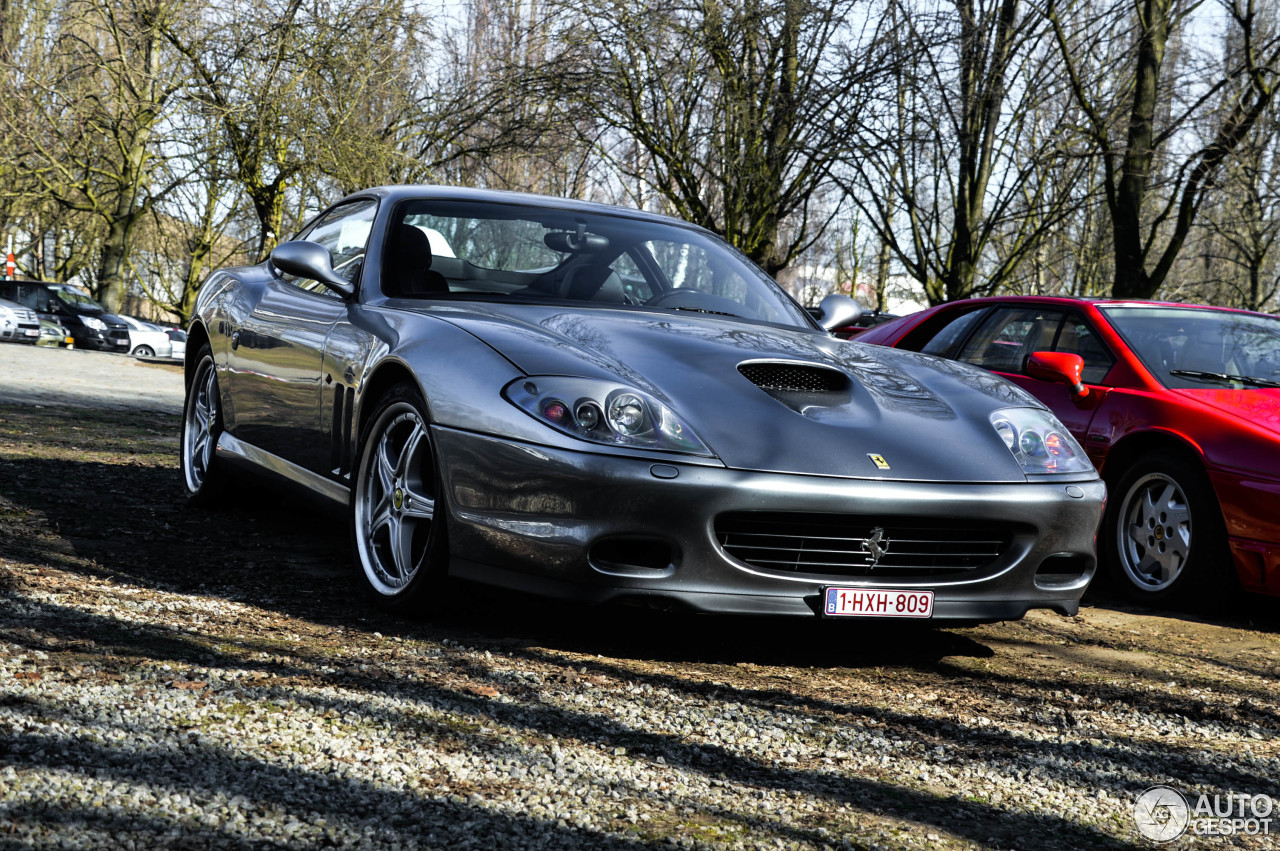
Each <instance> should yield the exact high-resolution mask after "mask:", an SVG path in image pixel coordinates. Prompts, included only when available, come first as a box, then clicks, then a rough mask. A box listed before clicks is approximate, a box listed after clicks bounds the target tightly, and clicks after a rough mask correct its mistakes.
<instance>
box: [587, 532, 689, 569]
mask: <svg viewBox="0 0 1280 851" xmlns="http://www.w3.org/2000/svg"><path fill="white" fill-rule="evenodd" d="M587 559H588V561H590V562H591V566H592V567H594V568H595V569H596V570H599V571H603V572H605V573H629V574H637V573H639V574H652V573H665V572H667V571H668V570H670V569H671V568H672V567H674V566H675V560H676V552H675V548H674V547H673V546H672V545H671V544H669V543H668V542H667V541H663V540H661V539H658V538H605V539H604V540H601V541H596V542H595V543H594V544H592V545H591V549H590V550H588V552H587Z"/></svg>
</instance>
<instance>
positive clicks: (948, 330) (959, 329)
mask: <svg viewBox="0 0 1280 851" xmlns="http://www.w3.org/2000/svg"><path fill="white" fill-rule="evenodd" d="M983 316H986V311H984V310H970V311H969V312H968V313H962V314H960V315H959V316H957V317H954V318H953V319H951V320H950V321H948V322H947V324H945V325H943V326H942V328H941V329H940V330H939V331H938V332H937V333H935V334H934V335H933V336H932V337H930V338H929V340H928V341H927V342H926V343H925V344H924V345H923V346H921V347H920V348H919V349H917V351H920V352H923V353H925V354H926V355H940V356H942V357H947V356H948V355H949V354H950V353H951V352H952V351H953V350H954V349H955V347H956V344H957V343H959V342H960V341H961V340H963V339H964V338H965V337H966V336H968V334H969V331H970V329H972V328H973V326H974V325H976V324H977V323H978V320H980V319H982V317H983ZM909 348H915V347H914V346H910V347H909Z"/></svg>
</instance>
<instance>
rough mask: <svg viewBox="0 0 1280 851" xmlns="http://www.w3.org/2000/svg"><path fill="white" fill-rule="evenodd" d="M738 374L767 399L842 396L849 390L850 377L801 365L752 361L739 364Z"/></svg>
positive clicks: (820, 368) (830, 370)
mask: <svg viewBox="0 0 1280 851" xmlns="http://www.w3.org/2000/svg"><path fill="white" fill-rule="evenodd" d="M738 372H740V373H742V374H743V375H744V376H745V377H746V379H747V380H748V381H750V382H751V383H752V384H754V385H755V386H757V387H759V388H760V389H761V390H763V391H765V392H766V393H769V394H770V395H773V394H776V393H806V394H807V393H843V392H845V391H847V390H848V389H849V377H848V376H847V375H845V374H844V373H843V372H839V371H837V370H834V369H828V368H826V367H822V366H811V365H809V364H804V363H785V362H784V363H776V362H768V361H764V362H761V361H751V362H748V363H742V364H738Z"/></svg>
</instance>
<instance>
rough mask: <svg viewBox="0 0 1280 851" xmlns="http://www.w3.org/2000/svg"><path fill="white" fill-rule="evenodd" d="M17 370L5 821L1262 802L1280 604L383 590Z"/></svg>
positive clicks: (165, 453) (630, 837)
mask: <svg viewBox="0 0 1280 851" xmlns="http://www.w3.org/2000/svg"><path fill="white" fill-rule="evenodd" d="M9 348H16V347H13V346H10V347H0V356H3V357H13V356H12V355H10V353H9V352H8V351H7V349H9ZM46 354H48V355H51V356H52V357H51V358H50V359H49V360H47V361H43V362H44V363H64V362H65V363H77V364H79V363H84V364H93V363H97V361H95V360H94V359H95V358H105V360H108V361H111V362H113V366H112V368H113V369H114V368H115V365H116V364H120V365H122V366H123V367H124V368H125V369H126V370H127V373H128V374H129V375H131V376H133V377H134V378H135V379H138V380H141V379H142V378H143V377H144V376H145V377H154V384H155V385H156V386H157V387H158V389H156V390H154V391H153V390H152V389H151V388H150V387H142V386H135V387H134V391H135V393H136V395H137V396H138V397H139V398H141V397H142V396H143V395H145V394H146V393H149V392H157V393H160V394H163V393H166V392H171V390H172V385H173V384H174V380H175V378H177V380H178V381H179V382H180V377H178V376H177V373H176V372H171V371H164V370H158V369H150V368H147V367H142V366H138V365H136V364H132V363H130V362H129V361H127V360H125V359H118V358H110V357H107V356H93V355H89V356H81V355H76V354H74V353H65V352H61V353H60V352H45V351H38V352H32V351H31V350H25V354H24V355H22V357H32V358H38V357H44V356H45V355H46ZM69 357H74V358H76V360H75V361H72V360H70V359H69ZM64 359H66V360H64ZM9 362H12V361H9ZM0 371H5V372H7V371H8V370H7V369H4V370H0ZM59 374H61V373H59ZM13 380H14V379H13V377H12V376H10V377H9V378H7V379H5V383H3V384H0V394H3V395H2V396H0V848H3V849H37V848H39V849H44V848H84V849H101V848H113V849H114V848H148V849H149V848H165V849H169V848H176V849H240V848H243V849H269V848H270V849H275V848H332V847H338V848H352V849H366V848H367V849H395V848H406V849H416V848H441V849H444V848H449V849H460V848H479V849H507V848H531V849H532V848H537V849H541V848H546V849H560V848H585V849H597V848H603V849H613V848H635V847H685V848H690V847H696V848H716V849H721V848H805V849H810V848H814V849H817V848H863V849H867V848H885V849H906V848H954V849H960V848H965V849H969V848H1025V849H1092V848H1149V847H1153V846H1151V845H1150V844H1149V843H1147V842H1146V841H1145V840H1143V839H1142V838H1141V837H1140V836H1139V835H1138V834H1137V832H1136V831H1135V822H1134V818H1133V812H1134V804H1135V800H1136V799H1137V796H1138V795H1139V794H1140V793H1141V792H1142V791H1143V790H1145V789H1147V788H1148V787H1150V786H1152V785H1154V784H1158V783H1167V784H1169V785H1172V786H1174V787H1176V788H1178V789H1180V790H1182V791H1184V792H1185V793H1187V794H1192V793H1195V794H1199V793H1209V794H1219V795H1226V794H1229V793H1244V794H1248V795H1270V796H1272V797H1275V798H1280V788H1278V786H1280V784H1277V778H1280V736H1277V733H1280V701H1278V699H1277V688H1276V686H1277V682H1278V681H1280V637H1278V633H1280V620H1278V619H1277V618H1275V617H1274V615H1273V614H1272V612H1273V610H1274V609H1275V606H1274V601H1272V604H1270V605H1260V606H1256V607H1255V608H1254V609H1252V610H1250V611H1249V612H1246V613H1242V614H1240V615H1239V616H1238V617H1237V618H1235V619H1233V620H1231V621H1228V622H1221V623H1209V622H1202V621H1196V620H1193V619H1187V618H1178V617H1171V616H1163V615H1158V614H1147V613H1141V612H1132V611H1126V610H1124V609H1121V608H1116V607H1102V606H1096V607H1088V608H1085V609H1084V610H1083V611H1082V613H1081V615H1080V616H1079V617H1076V618H1063V617H1059V616H1056V615H1051V614H1044V613H1033V614H1032V615H1031V616H1029V617H1028V618H1027V619H1025V620H1024V621H1021V622H1018V623H1014V624H1000V625H993V626H987V627H981V628H976V629H969V630H913V631H889V630H885V629H883V628H876V627H867V628H861V629H859V628H840V629H829V628H826V627H830V626H838V627H849V626H853V625H848V624H837V625H830V624H822V623H796V622H792V621H774V620H764V621H756V620H749V619H715V620H709V619H698V618H689V617H676V616H669V615H662V614H657V613H647V612H640V611H631V610H623V611H616V610H598V609H588V608H582V607H573V606H561V605H553V604H540V603H535V602H532V601H528V600H525V599H521V598H519V597H515V596H513V595H497V596H492V595H489V594H486V593H484V592H481V591H479V590H477V589H470V588H458V589H455V591H454V593H453V597H452V605H451V606H450V608H449V611H448V613H447V614H446V615H445V616H443V617H441V618H439V619H437V620H433V621H430V622H428V621H414V620H405V619H401V618H394V617H390V616H387V615H384V614H380V613H378V612H377V611H375V610H373V609H371V608H369V607H368V605H367V604H365V603H364V602H363V601H362V600H361V599H360V598H359V597H358V595H357V593H356V591H357V586H356V583H355V581H354V577H353V576H352V574H351V568H350V567H349V564H348V555H347V551H346V538H345V533H344V532H343V530H342V524H341V523H340V522H334V521H333V520H331V519H329V518H327V517H322V518H317V517H315V516H313V514H312V512H311V510H310V509H308V508H306V507H297V506H293V505H288V506H281V505H278V504H277V500H276V499H275V498H274V497H270V496H267V497H261V496H260V497H258V498H256V499H254V498H252V497H248V496H247V497H246V501H245V503H244V504H242V505H236V506H230V507H228V508H226V509H225V510H221V511H218V512H201V511H194V510H189V509H187V508H185V506H184V505H183V503H182V499H181V492H180V488H179V485H178V481H177V471H176V467H177V458H176V445H177V440H176V433H177V427H178V417H177V416H176V414H172V413H169V414H165V413H156V414H154V415H152V416H151V417H148V418H147V419H146V420H144V421H140V420H139V419H138V418H137V416H136V413H135V412H133V411H122V412H119V413H112V412H111V411H107V412H105V413H103V412H101V411H95V410H85V409H78V408H74V407H66V406H65V405H58V404H55V406H54V407H53V408H37V407H33V406H31V405H15V404H12V400H13V398H14V397H12V396H9V395H8V393H9V391H8V388H9V387H11V386H12V384H13ZM34 383H35V382H34V381H33V384H34ZM93 383H94V382H92V381H91V382H90V384H93ZM50 394H52V397H51V396H50ZM76 394H77V395H76V398H78V399H84V398H86V397H85V396H84V395H81V394H80V391H76ZM22 398H23V399H28V398H29V399H30V400H32V401H33V402H37V401H38V402H39V404H41V405H48V404H50V403H49V399H50V398H58V397H57V391H55V390H53V389H51V388H50V387H47V386H46V387H44V388H38V387H35V386H33V387H31V388H29V392H28V393H27V394H26V395H24V396H23V397H22ZM169 410H173V409H172V408H170V409H169ZM1277 815H1278V816H1280V811H1278V813H1277ZM1276 833H1280V830H1277V831H1273V834H1272V835H1271V836H1256V837H1247V836H1238V837H1231V838H1221V837H1219V838H1198V839H1196V840H1194V842H1192V841H1191V840H1188V839H1183V840H1181V841H1180V842H1179V843H1175V844H1174V845H1173V846H1171V847H1184V846H1187V845H1188V844H1190V845H1193V846H1194V847H1212V848H1220V847H1243V848H1274V847H1277V844H1280V843H1277V842H1276V839H1275V836H1276Z"/></svg>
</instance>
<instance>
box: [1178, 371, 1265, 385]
mask: <svg viewBox="0 0 1280 851" xmlns="http://www.w3.org/2000/svg"><path fill="white" fill-rule="evenodd" d="M1169 374H1170V375H1180V376H1182V377H1184V378H1203V379H1205V380H1206V381H1234V382H1236V383H1238V384H1248V385H1249V386H1250V387H1280V381H1268V380H1266V379H1265V378H1253V377H1252V376H1249V375H1227V374H1226V373H1223V372H1202V371H1200V370H1198V369H1171V370H1169Z"/></svg>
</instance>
